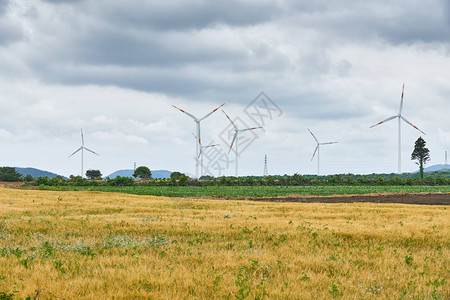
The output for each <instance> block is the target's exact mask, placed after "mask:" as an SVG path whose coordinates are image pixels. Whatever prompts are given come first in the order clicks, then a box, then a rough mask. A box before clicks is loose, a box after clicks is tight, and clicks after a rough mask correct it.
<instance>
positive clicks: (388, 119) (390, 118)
mask: <svg viewBox="0 0 450 300" xmlns="http://www.w3.org/2000/svg"><path fill="white" fill-rule="evenodd" d="M395 118H398V116H392V117H389V118H387V119H386V120H383V121H381V122H378V123H377V124H375V125H372V126H370V127H369V128H372V127H375V126H378V125H380V124H383V123H385V122H387V121H390V120H392V119H395Z"/></svg>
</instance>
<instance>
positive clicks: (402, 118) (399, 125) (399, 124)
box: [370, 84, 425, 174]
mask: <svg viewBox="0 0 450 300" xmlns="http://www.w3.org/2000/svg"><path fill="white" fill-rule="evenodd" d="M404 91H405V84H403V88H402V97H401V100H400V110H399V112H398V115H395V116H392V117H389V118H387V119H386V120H383V121H381V122H379V123H377V124H375V125H372V126H370V128H372V127H375V126H377V125H380V124H383V123H385V122H388V121H390V120H392V119H395V118H397V119H398V174H401V172H402V159H401V156H402V153H401V152H402V151H401V149H402V148H401V142H402V138H401V120H403V121H405V123H407V124H409V125H411V126H412V127H413V128H415V129H417V130H418V131H420V132H422V133H423V134H425V132H423V131H422V130H420V129H419V128H417V127H416V126H415V125H413V124H412V123H411V122H409V121H408V120H406V118H405V117H403V116H402V110H403V93H404Z"/></svg>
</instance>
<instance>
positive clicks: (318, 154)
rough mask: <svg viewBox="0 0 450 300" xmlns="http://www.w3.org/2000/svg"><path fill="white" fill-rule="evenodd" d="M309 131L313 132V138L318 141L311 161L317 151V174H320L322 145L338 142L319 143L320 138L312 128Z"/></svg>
mask: <svg viewBox="0 0 450 300" xmlns="http://www.w3.org/2000/svg"><path fill="white" fill-rule="evenodd" d="M308 131H309V133H311V135H312V136H313V138H314V139H315V140H316V143H317V146H316V150H314V153H313V155H312V157H311V161H312V160H313V159H314V156H315V155H316V152H317V175H320V146H321V145H330V144H337V143H338V142H328V143H319V140H318V139H317V138H316V137H315V136H314V134H313V133H312V131H311V130H309V128H308Z"/></svg>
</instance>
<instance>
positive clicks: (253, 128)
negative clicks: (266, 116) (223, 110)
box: [238, 126, 262, 131]
mask: <svg viewBox="0 0 450 300" xmlns="http://www.w3.org/2000/svg"><path fill="white" fill-rule="evenodd" d="M260 128H262V127H261V126H259V127H252V128H246V129H240V130H238V131H248V130H255V129H260Z"/></svg>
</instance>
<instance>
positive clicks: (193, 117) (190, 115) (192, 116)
mask: <svg viewBox="0 0 450 300" xmlns="http://www.w3.org/2000/svg"><path fill="white" fill-rule="evenodd" d="M172 106H173V107H175V108H176V109H178V110H179V111H181V112H182V113H184V114H186V115H188V116H189V117H191V118H192V119H194V120H195V121H197V122H198V121H199V120H198V119H197V118H196V117H195V116H194V115H192V114H190V113H188V112H187V111H184V110H182V109H181V108H178V107H176V106H175V105H172Z"/></svg>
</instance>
